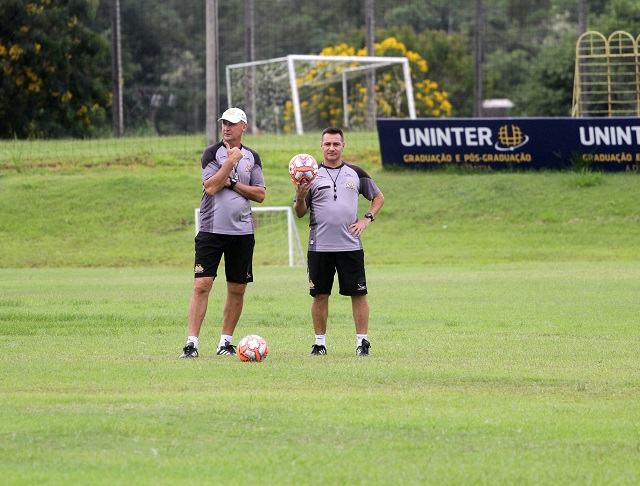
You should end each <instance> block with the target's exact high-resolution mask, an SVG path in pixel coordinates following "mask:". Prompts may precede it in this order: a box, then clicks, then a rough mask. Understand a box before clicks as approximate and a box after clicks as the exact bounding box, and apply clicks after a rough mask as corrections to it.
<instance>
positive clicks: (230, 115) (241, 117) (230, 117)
mask: <svg viewBox="0 0 640 486" xmlns="http://www.w3.org/2000/svg"><path fill="white" fill-rule="evenodd" d="M222 120H227V121H229V122H231V123H238V122H241V121H243V122H245V123H247V114H246V113H245V112H244V111H242V110H241V109H240V108H229V109H228V110H227V111H225V112H224V113H223V114H222V116H221V117H220V118H218V121H222Z"/></svg>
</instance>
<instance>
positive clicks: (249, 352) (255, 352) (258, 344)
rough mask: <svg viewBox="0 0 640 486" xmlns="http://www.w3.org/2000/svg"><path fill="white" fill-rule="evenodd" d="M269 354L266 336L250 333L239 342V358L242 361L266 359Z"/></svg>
mask: <svg viewBox="0 0 640 486" xmlns="http://www.w3.org/2000/svg"><path fill="white" fill-rule="evenodd" d="M267 354H269V346H268V345H267V341H265V340H264V338H261V337H260V336H258V335H257V334H249V335H248V336H245V337H243V338H242V339H241V340H240V342H239V343H238V358H240V359H241V360H242V361H264V360H265V359H266V358H267Z"/></svg>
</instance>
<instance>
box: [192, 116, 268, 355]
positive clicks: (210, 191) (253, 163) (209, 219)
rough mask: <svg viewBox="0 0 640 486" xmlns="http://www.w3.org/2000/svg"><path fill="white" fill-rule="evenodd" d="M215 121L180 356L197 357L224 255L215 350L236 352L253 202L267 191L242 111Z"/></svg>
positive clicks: (248, 278) (249, 277)
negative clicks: (246, 138)
mask: <svg viewBox="0 0 640 486" xmlns="http://www.w3.org/2000/svg"><path fill="white" fill-rule="evenodd" d="M218 121H221V122H222V141H220V142H218V143H216V144H214V145H211V146H210V147H207V148H206V150H205V151H204V154H203V155H202V181H203V186H204V191H203V194H202V201H201V202H200V231H199V232H198V235H197V236H196V239H195V265H194V287H193V295H192V296H191V303H190V305H189V326H188V337H187V345H186V346H185V347H184V349H183V350H182V355H181V356H180V357H181V358H197V357H198V336H199V334H200V328H201V327H202V322H203V321H204V317H205V314H206V312H207V305H208V302H209V293H210V292H211V288H212V287H213V281H214V280H215V278H216V276H217V272H218V266H219V264H220V260H221V259H222V255H224V267H225V274H226V279H227V298H226V301H225V304H224V310H223V320H222V334H221V336H220V343H219V345H218V350H217V353H216V354H220V355H233V354H236V351H235V346H233V344H232V339H233V332H234V330H235V328H236V325H237V324H238V320H239V319H240V315H241V314H242V307H243V304H244V293H245V290H246V288H247V283H248V282H253V270H252V265H253V247H254V244H255V240H254V235H253V221H252V219H251V201H256V202H258V203H261V202H262V201H264V198H265V196H266V188H265V183H264V176H263V174H262V164H261V161H260V156H259V155H258V153H257V152H255V151H254V150H251V149H250V148H249V147H245V146H244V145H242V135H243V134H244V132H245V131H246V130H247V128H248V124H247V115H246V114H245V112H244V111H242V110H240V109H238V108H229V109H228V110H227V111H225V112H224V113H223V114H222V116H221V117H220V119H219V120H218Z"/></svg>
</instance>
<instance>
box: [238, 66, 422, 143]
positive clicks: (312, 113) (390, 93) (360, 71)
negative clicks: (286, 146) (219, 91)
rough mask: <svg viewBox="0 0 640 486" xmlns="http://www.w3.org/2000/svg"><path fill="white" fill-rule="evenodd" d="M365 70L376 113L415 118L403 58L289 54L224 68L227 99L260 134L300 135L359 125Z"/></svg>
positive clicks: (362, 115) (363, 112) (363, 115)
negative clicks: (371, 77)
mask: <svg viewBox="0 0 640 486" xmlns="http://www.w3.org/2000/svg"><path fill="white" fill-rule="evenodd" d="M370 72H373V73H374V78H375V91H376V106H377V108H376V109H377V111H378V114H380V115H382V116H386V117H409V118H415V117H416V112H415V105H414V99H413V84H412V80H411V70H410V67H409V60H408V59H407V58H406V57H385V56H311V55H308V56H307V55H294V54H291V55H289V56H286V57H280V58H274V59H267V60H263V61H254V62H246V63H241V64H231V65H228V66H227V67H226V82H227V101H228V104H229V106H241V107H243V108H244V109H245V111H246V112H247V113H248V114H250V117H251V118H252V120H255V128H257V129H258V130H260V131H263V132H270V133H297V134H298V135H302V134H303V133H304V130H318V129H320V130H321V129H323V128H325V127H326V126H327V125H337V126H343V127H346V128H358V127H364V126H365V124H366V76H367V73H370ZM252 123H253V122H252Z"/></svg>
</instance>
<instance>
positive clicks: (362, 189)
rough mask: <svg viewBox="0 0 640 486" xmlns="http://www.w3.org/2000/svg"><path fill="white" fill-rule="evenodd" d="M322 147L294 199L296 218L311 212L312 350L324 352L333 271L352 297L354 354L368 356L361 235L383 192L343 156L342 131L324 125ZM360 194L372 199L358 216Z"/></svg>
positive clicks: (325, 352) (367, 310) (372, 217)
mask: <svg viewBox="0 0 640 486" xmlns="http://www.w3.org/2000/svg"><path fill="white" fill-rule="evenodd" d="M321 148H322V153H323V156H324V160H323V162H322V164H320V167H319V168H318V175H317V176H316V178H315V179H314V181H313V182H311V183H310V184H296V195H295V199H294V204H293V209H294V211H295V213H296V215H297V216H298V217H299V218H302V217H303V216H304V215H305V214H307V211H308V212H309V228H310V231H309V247H308V252H307V262H308V264H307V271H308V274H309V293H310V294H311V296H312V297H313V303H312V305H311V317H312V319H313V327H314V331H315V335H316V342H315V344H314V345H313V347H312V349H311V355H323V354H327V348H326V332H327V319H328V317H329V296H330V295H331V290H332V287H333V280H334V277H335V274H336V272H337V273H338V283H339V287H340V289H339V290H340V294H342V295H348V296H350V297H351V308H352V312H353V320H354V323H355V327H356V336H357V345H356V355H357V356H369V354H370V353H369V348H370V347H371V344H370V343H369V340H368V330H369V302H368V300H367V280H366V276H365V266H364V250H363V247H362V240H361V239H360V237H361V236H362V233H363V232H364V230H365V229H367V227H368V226H369V225H370V224H371V223H372V222H373V221H374V219H375V217H376V215H377V214H378V211H380V208H381V207H382V204H383V203H384V196H383V194H382V192H381V191H380V189H378V186H377V185H376V184H375V182H373V180H372V179H371V177H369V175H368V174H367V173H366V172H365V171H364V170H363V169H361V168H360V167H358V166H356V165H352V164H347V163H346V162H344V161H343V160H342V152H343V151H344V148H345V143H344V134H343V132H342V130H340V129H339V128H335V127H329V128H326V129H325V130H324V131H323V132H322V143H321ZM360 194H362V195H363V196H364V197H365V198H366V199H368V200H369V201H371V204H370V206H369V210H368V211H367V212H366V213H365V215H364V216H363V217H362V219H359V218H358V198H359V195H360Z"/></svg>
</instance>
